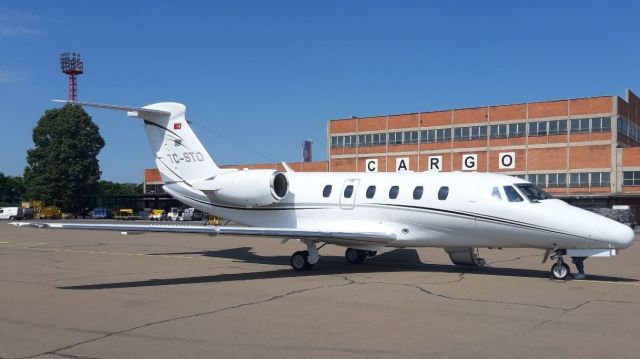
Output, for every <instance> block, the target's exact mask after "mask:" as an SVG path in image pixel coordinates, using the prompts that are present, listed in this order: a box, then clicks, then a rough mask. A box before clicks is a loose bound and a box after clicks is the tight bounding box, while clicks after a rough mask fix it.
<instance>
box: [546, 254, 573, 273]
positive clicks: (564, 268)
mask: <svg viewBox="0 0 640 359" xmlns="http://www.w3.org/2000/svg"><path fill="white" fill-rule="evenodd" d="M565 254H567V251H566V250H564V249H547V252H546V253H545V254H544V259H543V260H542V263H544V262H546V261H547V259H548V258H549V257H550V258H551V260H555V261H556V262H555V263H554V264H553V265H552V266H551V278H553V279H555V280H565V279H567V277H569V274H571V269H570V268H569V265H567V264H566V263H565V262H564V260H563V259H562V256H563V255H565Z"/></svg>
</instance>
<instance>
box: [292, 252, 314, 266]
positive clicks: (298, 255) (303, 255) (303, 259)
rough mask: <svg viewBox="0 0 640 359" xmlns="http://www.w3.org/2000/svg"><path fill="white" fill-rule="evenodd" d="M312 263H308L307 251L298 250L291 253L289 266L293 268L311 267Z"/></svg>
mask: <svg viewBox="0 0 640 359" xmlns="http://www.w3.org/2000/svg"><path fill="white" fill-rule="evenodd" d="M312 267H313V264H311V263H309V252H307V251H299V252H295V253H294V254H292V255H291V268H293V269H294V270H298V271H301V270H307V269H311V268H312Z"/></svg>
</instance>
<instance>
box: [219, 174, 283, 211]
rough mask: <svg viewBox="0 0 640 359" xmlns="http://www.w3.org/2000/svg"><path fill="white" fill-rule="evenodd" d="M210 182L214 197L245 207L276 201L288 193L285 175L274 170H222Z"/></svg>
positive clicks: (264, 204)
mask: <svg viewBox="0 0 640 359" xmlns="http://www.w3.org/2000/svg"><path fill="white" fill-rule="evenodd" d="M210 182H211V183H210V186H211V187H213V188H215V190H214V191H213V195H214V197H215V198H216V199H219V200H221V201H224V202H227V203H231V204H235V205H238V206H245V207H254V206H266V205H269V204H274V203H278V202H280V201H281V200H282V199H283V198H284V197H286V196H287V194H288V193H289V181H288V180H287V176H285V175H284V174H283V173H282V172H279V171H274V170H244V171H233V172H223V173H220V174H218V175H217V176H216V177H215V178H214V179H213V180H211V181H210Z"/></svg>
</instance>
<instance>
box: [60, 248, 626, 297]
mask: <svg viewBox="0 0 640 359" xmlns="http://www.w3.org/2000/svg"><path fill="white" fill-rule="evenodd" d="M251 250H252V248H251V247H240V248H233V249H224V250H219V251H201V252H180V253H154V254H149V255H163V256H167V255H180V256H185V255H203V256H207V257H215V258H225V259H233V260H237V261H238V262H247V263H256V264H269V265H286V266H288V265H289V256H259V255H257V254H255V253H253V252H252V251H251ZM410 271H424V272H434V273H474V274H480V275H493V276H504V277H527V278H549V272H548V271H546V270H535V269H521V268H504V267H502V268H496V267H483V268H465V267H459V266H455V265H442V264H429V263H423V262H422V261H420V257H419V256H418V253H417V252H416V251H415V250H413V249H396V250H393V251H390V252H386V253H382V254H380V255H378V256H376V257H373V258H369V259H367V261H366V262H365V263H363V264H358V265H353V264H348V263H346V261H345V259H344V258H343V257H337V256H323V257H322V260H321V262H320V264H319V265H317V266H315V267H314V268H313V269H312V270H309V271H302V272H298V271H294V270H292V269H291V268H286V269H276V270H271V271H259V272H249V273H246V272H245V273H231V274H216V275H207V276H195V277H182V278H163V279H147V280H139V281H129V282H114V283H96V284H87V285H74V286H60V287H58V289H73V290H97V289H118V288H137V287H155V286H167V285H183V284H200V283H221V282H234V281H245V280H258V279H276V278H290V277H304V276H325V275H340V274H351V273H381V272H386V273H389V272H410ZM589 280H594V281H607V282H638V280H636V279H631V278H621V277H610V276H598V275H589Z"/></svg>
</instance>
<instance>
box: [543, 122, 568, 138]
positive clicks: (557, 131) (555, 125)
mask: <svg viewBox="0 0 640 359" xmlns="http://www.w3.org/2000/svg"><path fill="white" fill-rule="evenodd" d="M548 127H549V130H548V132H549V135H550V136H551V135H566V134H567V120H555V121H549V126H548Z"/></svg>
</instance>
